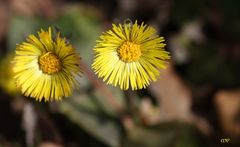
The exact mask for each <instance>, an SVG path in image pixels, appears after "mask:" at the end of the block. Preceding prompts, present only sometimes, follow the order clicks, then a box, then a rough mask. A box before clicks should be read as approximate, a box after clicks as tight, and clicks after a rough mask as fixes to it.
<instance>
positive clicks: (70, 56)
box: [13, 27, 81, 101]
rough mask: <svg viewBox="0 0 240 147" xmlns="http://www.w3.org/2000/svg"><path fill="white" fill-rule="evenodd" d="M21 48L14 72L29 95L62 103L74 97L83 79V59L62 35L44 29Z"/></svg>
mask: <svg viewBox="0 0 240 147" xmlns="http://www.w3.org/2000/svg"><path fill="white" fill-rule="evenodd" d="M38 36H39V37H36V36H35V35H29V37H28V38H27V39H26V42H23V43H22V44H20V45H17V48H16V55H15V58H14V61H13V62H14V67H13V72H14V74H15V76H14V78H15V79H16V83H17V86H18V87H20V89H21V92H22V93H23V94H24V95H25V96H30V97H32V98H35V99H36V100H39V101H41V100H42V99H45V101H49V100H53V99H55V100H61V98H62V97H67V96H69V95H71V94H72V91H73V89H74V88H75V87H76V86H78V85H79V79H80V76H81V69H80V57H79V54H78V53H76V52H75V49H74V48H73V46H72V45H70V44H68V43H67V40H66V39H65V38H61V37H60V33H59V32H58V34H57V35H56V37H55V38H53V37H52V31H51V28H50V27H49V29H48V31H44V30H41V31H40V32H38Z"/></svg>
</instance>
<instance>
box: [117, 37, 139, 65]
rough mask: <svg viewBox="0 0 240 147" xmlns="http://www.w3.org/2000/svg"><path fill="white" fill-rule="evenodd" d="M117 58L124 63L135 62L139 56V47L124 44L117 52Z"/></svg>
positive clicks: (127, 42)
mask: <svg viewBox="0 0 240 147" xmlns="http://www.w3.org/2000/svg"><path fill="white" fill-rule="evenodd" d="M117 53H118V56H119V58H120V59H121V60H122V61H124V62H133V61H137V60H138V59H139V58H140V56H141V54H142V53H141V49H140V45H138V44H135V43H132V42H130V41H126V42H124V43H123V44H122V45H121V46H120V47H119V48H118V50H117Z"/></svg>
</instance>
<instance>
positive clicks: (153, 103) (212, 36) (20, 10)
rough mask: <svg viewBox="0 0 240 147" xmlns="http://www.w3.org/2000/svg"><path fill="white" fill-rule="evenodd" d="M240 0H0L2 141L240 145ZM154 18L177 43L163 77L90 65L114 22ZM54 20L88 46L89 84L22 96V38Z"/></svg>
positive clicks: (56, 146) (142, 146) (55, 146)
mask: <svg viewBox="0 0 240 147" xmlns="http://www.w3.org/2000/svg"><path fill="white" fill-rule="evenodd" d="M239 6H240V1H239V0H211V1H209V0H79V1H78V0H34V1H33V0H1V1H0V147H22V146H23V147H25V146H27V147H34V146H41V147H63V146H66V147H108V146H111V147H120V146H124V147H208V146H209V147H221V146H224V147H225V146H229V147H237V146H240V142H239V138H240V76H239V75H240V69H239V65H240V11H239ZM126 19H131V20H132V21H134V20H138V21H139V22H145V23H147V24H148V25H151V26H153V27H155V28H156V29H157V30H158V33H159V35H160V36H164V37H165V39H166V44H167V47H166V49H167V50H168V51H169V52H170V53H171V60H170V61H169V64H168V68H167V69H166V70H163V71H161V73H162V76H161V79H160V80H158V81H157V82H154V83H152V84H151V85H150V86H149V87H148V88H147V89H144V90H139V91H130V90H129V91H125V92H124V91H121V90H120V89H119V88H118V87H117V88H116V87H112V86H108V85H105V83H103V82H102V80H101V79H98V78H97V77H96V76H95V75H94V73H93V72H92V70H91V63H92V61H93V51H92V49H93V47H94V45H95V41H96V39H97V38H98V36H99V35H100V34H101V33H102V32H103V31H105V30H108V29H110V28H111V25H112V23H123V22H124V20H126ZM48 26H52V27H54V28H57V29H60V31H61V32H62V34H63V35H64V36H66V37H67V38H68V39H69V41H70V42H71V43H72V44H73V45H74V47H75V48H76V49H77V51H78V52H80V54H81V56H82V66H83V71H84V75H83V77H82V82H81V87H80V89H79V90H77V91H75V93H74V94H73V96H71V97H69V98H65V99H63V100H62V101H61V102H55V101H53V102H51V103H45V102H35V100H34V99H31V98H26V97H24V96H22V95H21V94H20V93H19V91H18V89H16V88H15V84H14V80H13V79H12V70H11V66H12V65H11V60H12V56H13V54H14V51H15V47H16V44H18V43H21V42H22V41H24V40H25V38H26V37H27V36H28V35H29V34H30V33H33V34H36V33H37V31H38V30H40V29H41V28H43V29H47V28H48Z"/></svg>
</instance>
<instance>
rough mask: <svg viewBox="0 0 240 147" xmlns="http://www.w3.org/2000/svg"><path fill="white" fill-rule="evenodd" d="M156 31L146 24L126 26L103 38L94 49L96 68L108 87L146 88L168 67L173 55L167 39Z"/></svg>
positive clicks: (93, 65)
mask: <svg viewBox="0 0 240 147" xmlns="http://www.w3.org/2000/svg"><path fill="white" fill-rule="evenodd" d="M155 34H156V30H155V29H154V28H153V27H149V26H147V25H145V24H144V23H142V24H141V25H138V23H137V21H135V23H134V24H131V23H124V24H123V25H122V24H119V25H115V24H113V28H112V29H111V30H109V31H107V32H105V33H103V35H101V36H100V40H98V41H97V44H96V46H95V48H94V52H95V57H94V62H93V64H92V67H93V69H94V71H95V73H96V74H97V75H98V77H100V78H103V81H107V84H112V85H114V86H117V85H119V86H120V88H121V89H123V90H127V89H129V88H130V87H131V89H132V90H137V89H142V88H146V87H147V86H148V85H149V84H150V82H151V81H156V80H157V78H158V77H159V75H160V73H159V69H163V68H165V67H166V60H167V59H169V58H170V57H169V53H168V52H167V51H165V50H164V46H165V44H164V43H163V41H164V39H163V37H159V36H158V35H155Z"/></svg>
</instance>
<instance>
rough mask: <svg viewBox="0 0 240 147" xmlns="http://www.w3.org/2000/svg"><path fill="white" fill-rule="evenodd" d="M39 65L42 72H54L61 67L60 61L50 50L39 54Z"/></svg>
mask: <svg viewBox="0 0 240 147" xmlns="http://www.w3.org/2000/svg"><path fill="white" fill-rule="evenodd" d="M39 66H40V69H41V70H42V71H43V73H46V74H50V75H51V74H54V73H57V72H59V71H60V70H61V69H62V65H61V61H60V60H59V58H58V57H57V56H56V55H55V54H53V53H52V52H47V53H45V54H43V55H42V56H40V58H39Z"/></svg>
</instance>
